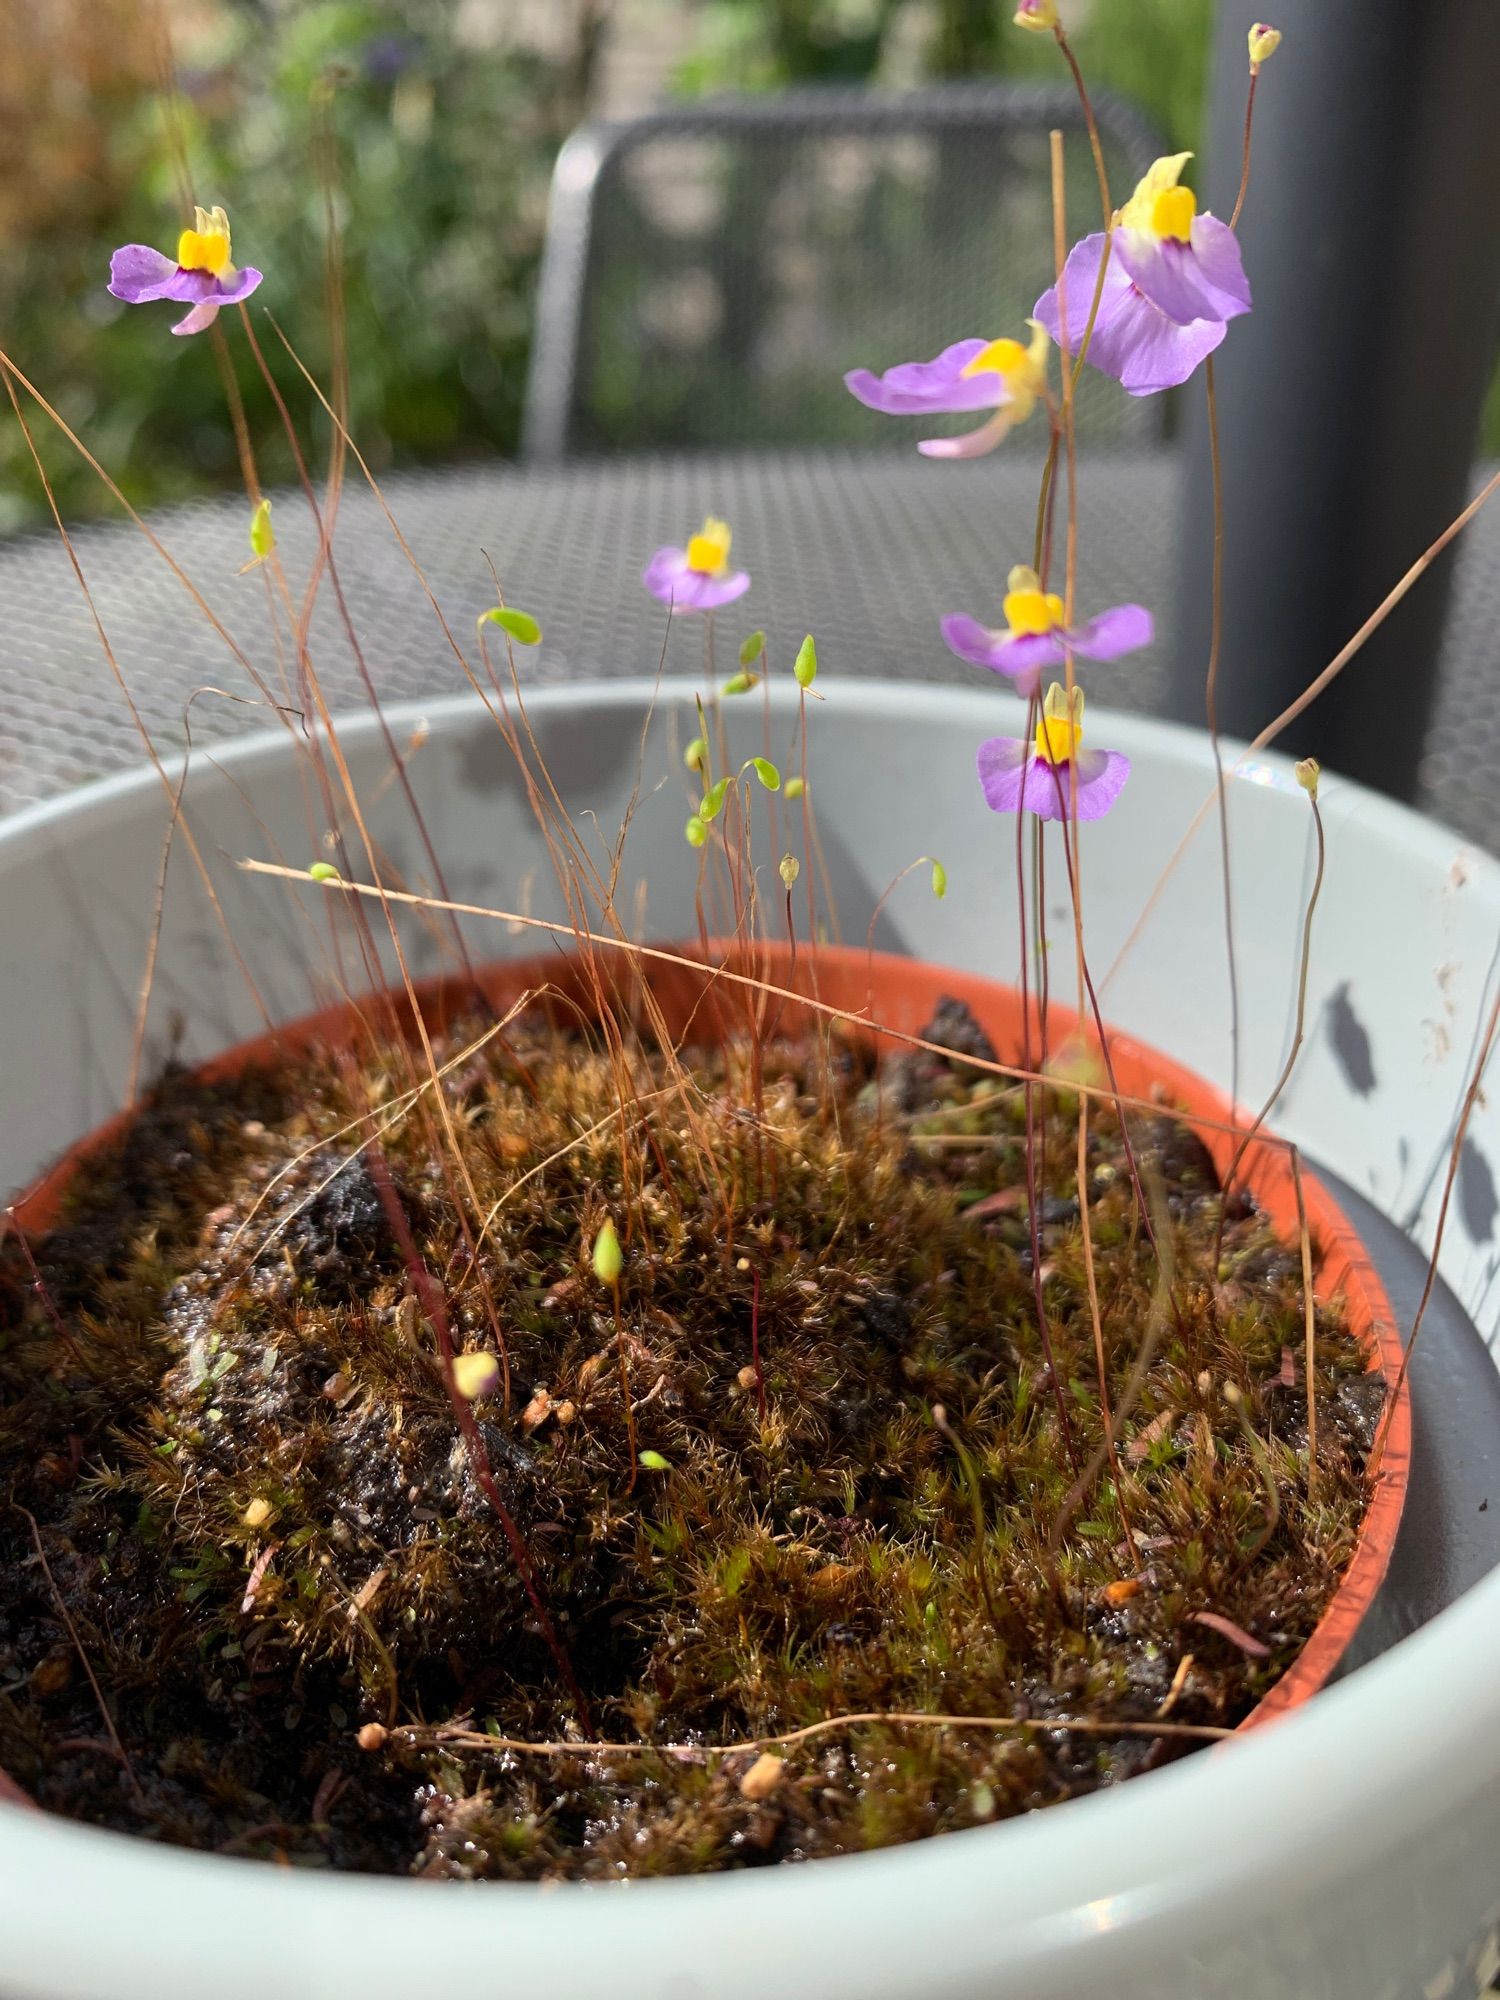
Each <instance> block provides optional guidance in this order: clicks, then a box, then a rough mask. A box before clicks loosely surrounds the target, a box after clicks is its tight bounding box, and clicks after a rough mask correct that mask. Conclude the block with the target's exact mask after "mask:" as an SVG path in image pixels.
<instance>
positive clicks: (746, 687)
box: [722, 674, 760, 694]
mask: <svg viewBox="0 0 1500 2000" xmlns="http://www.w3.org/2000/svg"><path fill="white" fill-rule="evenodd" d="M759 681H760V675H759V674H731V675H730V676H729V679H728V680H727V681H725V683H724V686H723V690H722V692H723V693H725V694H749V692H750V690H751V688H753V687H755V686H757V685H758V684H759Z"/></svg>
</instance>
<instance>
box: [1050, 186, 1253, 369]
mask: <svg viewBox="0 0 1500 2000" xmlns="http://www.w3.org/2000/svg"><path fill="white" fill-rule="evenodd" d="M1191 158H1192V155H1191V154H1190V153H1176V154H1173V155H1172V156H1171V157H1170V158H1169V159H1163V160H1158V161H1156V163H1155V165H1154V166H1152V168H1151V169H1150V171H1149V172H1148V173H1147V174H1146V176H1145V178H1144V179H1143V180H1142V181H1141V183H1140V185H1139V186H1138V187H1137V188H1136V191H1135V193H1134V194H1133V195H1132V196H1131V197H1130V200H1129V201H1128V202H1126V204H1125V206H1124V208H1123V209H1121V211H1120V220H1119V225H1118V227H1117V228H1116V230H1115V237H1114V244H1113V248H1112V250H1111V254H1110V260H1109V268H1108V270H1107V271H1106V272H1105V274H1104V286H1103V290H1102V291H1101V293H1100V296H1099V312H1098V316H1097V318H1096V319H1095V321H1094V332H1093V336H1092V338H1091V339H1090V341H1089V351H1088V359H1089V361H1090V362H1091V363H1092V364H1093V366H1094V367H1095V368H1098V369H1100V370H1101V371H1102V372H1103V373H1104V374H1106V375H1113V376H1114V377H1115V378H1116V380H1117V381H1119V382H1120V383H1122V384H1123V386H1124V387H1125V388H1126V389H1127V390H1128V391H1129V392H1130V394H1131V395H1132V396H1152V395H1155V394H1156V393H1157V392H1158V391H1159V390H1161V389H1170V388H1174V387H1175V386H1176V385H1177V384H1178V383H1179V382H1185V381H1186V380H1187V378H1188V377H1189V375H1191V374H1192V372H1193V370H1194V369H1195V368H1196V367H1197V366H1198V364H1199V362H1200V361H1202V360H1203V359H1204V358H1205V357H1206V356H1207V355H1210V354H1212V353H1213V351H1214V349H1215V348H1216V347H1217V346H1218V345H1219V343H1220V342H1221V341H1222V340H1223V338H1224V334H1225V331H1226V328H1227V325H1228V322H1229V321H1230V320H1232V319H1236V318H1238V316H1239V315H1240V314H1241V313H1247V312H1249V310H1250V287H1249V284H1248V282H1247V281H1246V278H1245V268H1244V265H1243V263H1242V262H1241V260H1240V246H1239V243H1238V241H1237V240H1236V238H1235V234H1234V231H1233V230H1232V229H1231V228H1230V227H1229V225H1228V224H1227V223H1225V222H1220V221H1219V219H1218V217H1217V216H1213V215H1199V214H1198V204H1197V200H1196V198H1195V197H1194V194H1193V191H1192V189H1191V188H1185V187H1179V186H1178V180H1179V177H1180V176H1181V173H1182V169H1183V167H1184V166H1185V165H1186V164H1187V162H1188V161H1189V160H1190V159H1191ZM1103 254H1104V236H1103V234H1102V233H1100V232H1096V233H1095V234H1094V235H1092V236H1085V237H1084V239H1083V241H1082V242H1081V243H1077V244H1075V245H1074V246H1073V250H1072V252H1071V254H1070V255H1069V257H1068V261H1067V263H1066V264H1065V265H1064V267H1063V284H1064V289H1065V291H1066V293H1067V303H1068V351H1069V353H1070V354H1076V353H1077V351H1078V349H1079V347H1080V346H1081V345H1082V342H1083V336H1084V332H1085V329H1086V328H1087V326H1088V319H1089V313H1090V311H1091V309H1092V307H1093V303H1094V287H1095V285H1096V283H1097V282H1098V277H1099V263H1100V259H1101V258H1102V256H1103ZM1036 316H1037V318H1038V319H1039V320H1040V321H1041V323H1042V325H1043V326H1045V327H1046V328H1047V330H1048V332H1049V333H1050V334H1051V335H1052V337H1053V338H1054V339H1055V340H1060V339H1061V338H1062V327H1061V322H1060V316H1059V314H1058V310H1057V287H1056V286H1055V285H1054V286H1052V287H1051V289H1050V290H1048V291H1046V292H1044V293H1043V294H1042V296H1041V298H1039V299H1038V300H1037V305H1036Z"/></svg>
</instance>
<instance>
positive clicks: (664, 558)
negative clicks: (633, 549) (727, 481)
mask: <svg viewBox="0 0 1500 2000" xmlns="http://www.w3.org/2000/svg"><path fill="white" fill-rule="evenodd" d="M731 540H732V537H731V535H730V531H729V523H728V522H727V521H720V520H716V519H715V518H714V516H713V515H712V514H710V515H709V517H708V519H707V520H706V521H705V522H704V523H703V526H702V527H701V528H700V529H699V531H698V533H697V534H696V535H692V536H690V537H689V539H688V545H687V547H686V548H685V549H678V548H664V549H658V550H657V551H656V554H655V555H654V556H653V557H652V558H651V560H650V562H648V563H647V565H646V567H645V569H644V570H643V571H642V572H641V582H642V583H644V584H645V586H646V588H647V590H649V591H650V593H651V595H652V596H653V597H659V598H660V599H661V601H662V603H663V604H670V605H671V606H672V608H673V610H674V611H717V610H718V608H719V606H720V605H721V604H733V603H734V601H735V599H736V598H737V597H743V596H744V594H745V592H746V591H747V590H748V589H749V588H750V576H749V572H748V571H746V570H742V569H731V568H730V567H729V547H730V542H731Z"/></svg>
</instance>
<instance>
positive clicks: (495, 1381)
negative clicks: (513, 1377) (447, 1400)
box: [453, 1351, 500, 1403]
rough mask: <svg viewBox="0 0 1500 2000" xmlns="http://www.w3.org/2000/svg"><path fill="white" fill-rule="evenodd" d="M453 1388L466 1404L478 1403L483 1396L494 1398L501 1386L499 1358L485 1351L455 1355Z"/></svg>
mask: <svg viewBox="0 0 1500 2000" xmlns="http://www.w3.org/2000/svg"><path fill="white" fill-rule="evenodd" d="M453 1386H454V1388H455V1389H457V1391H458V1393H459V1395H460V1396H462V1397H463V1398H464V1400H465V1402H469V1403H477V1402H478V1401H479V1400H480V1398H481V1397H483V1396H492V1395H493V1394H494V1393H495V1390H496V1389H497V1388H498V1387H499V1386H500V1362H499V1358H498V1357H497V1356H496V1355H493V1354H486V1353H484V1352H483V1351H481V1352H479V1353H476V1354H455V1355H454V1357H453Z"/></svg>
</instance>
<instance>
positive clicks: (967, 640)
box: [940, 611, 1063, 700]
mask: <svg viewBox="0 0 1500 2000" xmlns="http://www.w3.org/2000/svg"><path fill="white" fill-rule="evenodd" d="M940 629H941V631H942V634H943V639H944V641H945V643H946V644H947V646H948V648H949V650H950V651H951V652H954V653H957V655H958V657H959V658H960V659H961V660H967V661H968V662H969V664H970V665H971V666H975V667H989V668H990V669H991V671H992V672H994V673H997V674H1005V675H1006V676H1007V677H1008V678H1009V679H1010V680H1011V681H1013V682H1014V683H1015V689H1016V693H1017V694H1019V695H1022V696H1024V697H1025V698H1026V699H1027V700H1030V698H1031V696H1032V695H1034V694H1035V693H1036V691H1037V689H1038V687H1039V686H1040V685H1041V678H1042V669H1043V668H1044V667H1055V666H1057V665H1058V664H1059V663H1060V662H1061V660H1062V656H1063V649H1062V645H1061V643H1060V641H1059V640H1058V639H1056V638H1055V637H1054V636H1053V635H1052V634H1051V633H1050V632H1036V633H1027V634H1026V635H1025V637H1024V638H1019V639H1017V638H1013V637H1012V636H1011V634H1010V633H1009V632H1008V631H999V632H992V631H991V630H990V629H989V627H988V626H986V625H981V624H980V623H979V620H978V619H977V618H970V617H969V616H968V615H967V614H966V613H964V612H962V611H955V612H951V613H950V614H949V615H948V617H946V618H944V619H943V620H942V623H941V628H940Z"/></svg>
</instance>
